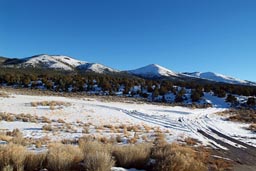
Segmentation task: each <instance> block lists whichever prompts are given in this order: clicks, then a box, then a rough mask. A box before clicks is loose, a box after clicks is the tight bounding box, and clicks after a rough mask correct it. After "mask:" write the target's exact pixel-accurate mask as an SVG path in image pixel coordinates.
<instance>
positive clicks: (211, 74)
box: [183, 72, 256, 85]
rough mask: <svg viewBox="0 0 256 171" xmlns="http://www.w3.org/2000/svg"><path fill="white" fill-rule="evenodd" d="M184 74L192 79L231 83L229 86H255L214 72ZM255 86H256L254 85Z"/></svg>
mask: <svg viewBox="0 0 256 171" xmlns="http://www.w3.org/2000/svg"><path fill="white" fill-rule="evenodd" d="M183 74H185V75H188V76H192V77H196V78H201V79H206V80H210V81H215V82H222V83H229V84H243V85H253V83H252V82H249V81H245V80H240V79H237V78H233V77H230V76H226V75H222V74H218V73H214V72H192V73H188V72H185V73H183ZM254 85H256V84H254Z"/></svg>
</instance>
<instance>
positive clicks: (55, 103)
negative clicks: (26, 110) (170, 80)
mask: <svg viewBox="0 0 256 171" xmlns="http://www.w3.org/2000/svg"><path fill="white" fill-rule="evenodd" d="M30 104H31V106H33V107H37V106H66V107H67V106H70V105H71V103H69V102H62V101H40V102H31V103H30Z"/></svg>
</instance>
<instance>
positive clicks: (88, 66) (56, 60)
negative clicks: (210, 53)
mask: <svg viewBox="0 0 256 171" xmlns="http://www.w3.org/2000/svg"><path fill="white" fill-rule="evenodd" d="M0 66H1V67H2V68H40V69H57V70H65V71H75V70H79V71H85V72H96V73H101V74H102V73H105V74H107V73H126V74H131V75H135V76H139V77H143V78H149V79H161V78H165V79H172V80H173V79H177V80H180V79H181V80H208V81H212V82H221V83H228V84H238V85H250V86H256V83H254V82H251V81H247V80H241V79H237V78H233V77H229V76H225V75H223V74H218V73H214V72H174V71H172V70H169V69H167V68H164V67H162V66H160V65H157V64H150V65H146V66H144V67H141V68H138V69H134V70H127V71H119V70H116V69H113V68H110V67H107V66H105V65H102V64H98V63H90V62H86V61H80V60H77V59H74V58H72V57H69V56H63V55H47V54H41V55H35V56H31V57H26V58H20V59H17V58H6V57H0Z"/></svg>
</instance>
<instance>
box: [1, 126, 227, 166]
mask: <svg viewBox="0 0 256 171" xmlns="http://www.w3.org/2000/svg"><path fill="white" fill-rule="evenodd" d="M12 134H13V135H15V134H18V133H17V131H14V132H12ZM159 137H160V139H163V138H162V137H161V134H160V135H159ZM72 143H75V144H76V143H77V142H72ZM72 143H71V144H72ZM210 154H211V152H210V151H209V150H207V149H206V148H204V147H201V146H200V147H196V148H195V147H190V146H186V145H178V144H168V143H166V144H147V143H143V144H135V145H131V144H128V145H113V144H112V145H111V144H103V143H100V142H98V141H95V138H94V137H92V136H88V137H83V138H81V139H80V140H79V147H77V146H74V145H65V144H60V143H54V144H50V145H49V146H48V152H47V153H32V152H28V150H27V149H26V148H25V147H23V146H21V145H17V144H12V143H10V144H8V145H0V170H1V171H2V170H5V171H7V170H10V171H23V170H26V171H34V170H40V169H42V168H46V169H48V170H49V171H60V170H61V171H71V170H86V171H108V170H109V171H110V170H111V167H112V166H114V165H115V166H120V167H124V168H137V169H145V170H148V169H150V170H152V171H170V170H171V171H205V170H208V169H210V170H212V171H217V170H230V169H231V167H232V165H231V164H232V163H231V162H228V161H226V160H223V159H221V158H215V157H212V156H211V155H210ZM151 160H153V161H154V162H150V161H151ZM115 163H116V164H115Z"/></svg>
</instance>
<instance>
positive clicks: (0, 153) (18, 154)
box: [0, 143, 27, 171]
mask: <svg viewBox="0 0 256 171" xmlns="http://www.w3.org/2000/svg"><path fill="white" fill-rule="evenodd" d="M26 155H27V150H26V149H25V148H24V147H23V146H21V145H17V144H12V143H11V144H8V145H6V146H4V147H1V148H0V168H1V170H8V169H10V170H12V169H13V170H16V171H23V170H24V163H25V159H26Z"/></svg>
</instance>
